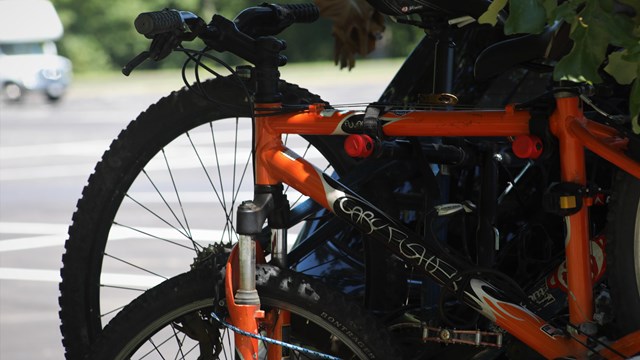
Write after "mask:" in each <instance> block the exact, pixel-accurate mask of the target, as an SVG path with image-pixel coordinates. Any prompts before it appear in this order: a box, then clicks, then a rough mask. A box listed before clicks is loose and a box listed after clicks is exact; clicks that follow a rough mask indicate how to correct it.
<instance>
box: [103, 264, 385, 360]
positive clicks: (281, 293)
mask: <svg viewBox="0 0 640 360" xmlns="http://www.w3.org/2000/svg"><path fill="white" fill-rule="evenodd" d="M218 274H220V275H218ZM222 276H223V272H221V271H215V270H214V269H212V268H204V269H202V268H198V269H194V270H192V271H190V272H188V273H184V274H181V275H179V276H177V277H174V278H171V279H169V280H167V281H165V282H164V283H162V284H160V285H158V286H156V287H155V288H152V289H150V290H148V291H147V292H145V293H144V294H143V295H141V296H140V297H138V298H137V299H136V300H134V301H133V302H132V303H131V304H130V305H128V306H127V307H126V308H125V309H123V310H122V311H121V312H120V313H119V314H118V315H117V316H116V317H115V318H114V319H113V320H112V321H111V322H110V323H109V324H108V325H107V326H106V327H105V329H104V332H103V334H102V336H101V337H100V338H99V340H98V341H97V342H96V343H95V345H94V347H93V348H92V351H91V359H93V360H107V359H109V360H114V359H121V358H128V357H129V356H130V355H131V354H132V352H133V351H135V350H136V349H138V347H139V346H140V345H141V343H142V342H144V341H146V340H147V338H148V337H150V336H152V335H153V334H155V333H156V332H157V331H158V330H159V329H160V328H161V326H164V325H165V324H168V323H169V322H171V321H172V320H174V319H176V318H179V317H181V316H184V314H185V313H188V312H192V311H195V309H201V308H202V307H206V308H207V310H206V311H208V309H209V308H211V307H212V305H213V304H215V303H218V302H219V299H216V290H215V287H216V286H217V287H219V288H220V287H221V286H222V281H221V279H222ZM212 284H214V285H213V286H212ZM256 288H257V290H258V293H259V295H260V300H261V304H262V306H263V308H265V307H266V308H269V307H277V308H281V309H286V310H291V311H293V312H294V313H295V314H297V315H298V316H304V319H305V320H311V321H312V322H314V323H317V324H319V325H320V326H322V327H324V328H325V330H328V331H329V332H330V333H331V334H332V336H335V337H336V338H338V339H342V340H345V341H346V342H349V343H350V348H351V349H353V348H355V349H356V351H357V352H359V353H360V354H359V356H358V357H359V358H361V359H394V358H396V355H395V350H394V349H393V346H392V345H391V342H390V340H389V334H388V333H387V332H386V330H384V328H383V327H381V326H380V324H378V323H377V320H375V319H374V318H373V317H371V316H370V315H369V314H367V313H365V312H364V311H363V310H362V309H361V308H359V307H358V306H357V305H355V304H354V303H353V302H352V301H349V300H348V299H346V298H345V297H344V295H342V294H341V293H339V292H335V291H333V290H331V289H330V288H328V287H327V286H325V285H324V284H323V283H321V282H318V281H315V280H314V279H312V278H309V277H307V276H304V275H303V274H299V273H295V272H292V271H289V270H284V269H279V268H277V267H275V266H272V265H258V267H257V269H256ZM218 293H221V292H218ZM381 329H382V330H381ZM292 336H294V337H295V330H294V329H292ZM314 340H317V339H314Z"/></svg>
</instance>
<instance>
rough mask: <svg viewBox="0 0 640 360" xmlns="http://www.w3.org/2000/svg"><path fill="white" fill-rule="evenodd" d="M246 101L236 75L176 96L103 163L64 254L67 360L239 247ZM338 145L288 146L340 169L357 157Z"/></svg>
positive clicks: (248, 172) (294, 97)
mask: <svg viewBox="0 0 640 360" xmlns="http://www.w3.org/2000/svg"><path fill="white" fill-rule="evenodd" d="M280 91H281V92H282V94H283V102H284V103H286V104H305V103H317V102H322V100H321V99H320V98H319V97H318V96H317V95H313V94H311V93H309V92H308V91H306V90H304V89H301V88H299V87H297V86H295V85H291V84H287V83H285V82H282V83H281V89H280ZM201 93H202V94H206V95H207V97H204V96H201V95H200V94H201ZM247 96H248V95H247V94H246V93H245V91H244V89H243V87H242V86H241V85H240V82H239V81H238V80H237V79H236V78H233V77H227V78H217V79H214V80H211V81H207V82H204V83H202V84H200V85H198V86H195V87H194V88H193V89H192V90H187V89H183V90H181V91H178V92H174V93H172V94H171V95H169V96H168V97H165V98H163V99H161V100H160V101H159V102H158V103H156V104H155V105H152V106H151V107H150V108H149V109H148V110H146V111H145V112H143V113H142V114H141V115H139V117H138V118H137V119H136V120H135V121H133V122H131V123H130V124H129V126H128V127H127V128H126V130H124V131H123V132H121V133H120V135H119V136H118V138H117V139H116V140H114V141H113V143H112V144H111V146H110V149H109V150H108V151H107V152H106V153H105V154H104V155H103V157H102V160H101V161H100V162H99V163H98V164H97V165H96V168H95V172H94V174H93V175H91V177H90V178H89V183H88V185H87V186H86V187H85V188H84V190H83V196H82V198H81V199H80V200H79V201H78V204H77V210H76V212H75V214H74V216H73V224H72V225H71V227H70V228H69V239H68V241H67V242H66V244H65V249H66V253H65V254H64V256H63V268H62V270H61V276H62V283H61V284H60V292H61V296H60V299H59V303H60V307H61V310H60V318H61V322H62V325H61V332H62V335H63V343H64V345H65V348H66V351H67V357H68V358H73V359H76V358H81V357H82V356H83V355H84V354H85V353H86V350H87V348H88V346H89V345H90V344H91V343H92V341H93V339H94V337H95V336H96V334H97V333H98V332H99V331H100V330H101V329H102V323H103V322H105V323H106V321H105V320H107V319H108V318H110V317H112V316H113V315H114V314H115V313H116V312H118V311H119V310H120V309H121V308H122V307H123V306H124V305H126V304H128V303H129V302H130V301H131V300H133V299H134V298H135V297H137V296H138V295H139V294H140V293H141V292H143V291H145V290H146V289H148V288H150V287H152V286H154V285H156V284H158V283H160V282H161V281H163V280H166V279H168V278H170V277H172V276H174V275H176V274H179V273H182V272H184V271H185V270H187V269H188V266H189V265H190V264H191V263H192V262H193V258H195V257H196V256H197V254H198V253H200V252H201V251H202V249H204V248H206V247H207V246H208V245H209V244H212V243H218V242H222V241H224V242H227V243H228V242H233V241H235V237H236V235H235V232H234V217H235V208H236V207H237V205H238V204H239V202H240V201H242V200H248V199H251V198H252V197H253V171H252V160H251V148H252V146H251V144H252V131H251V118H250V114H251V109H250V106H249V103H248V101H247ZM339 141H340V139H335V138H330V137H318V136H315V137H307V138H306V140H304V139H302V138H299V137H297V138H296V139H294V137H293V136H290V137H289V138H288V139H287V146H289V147H291V148H292V149H293V150H294V151H296V152H298V154H299V155H301V156H304V157H307V158H309V157H311V158H312V161H313V162H314V163H315V164H316V165H317V166H319V167H321V168H322V167H323V166H327V165H328V164H331V165H333V169H334V171H336V172H340V171H342V170H343V169H345V168H346V167H348V161H349V159H348V158H345V157H344V155H341V153H340V152H337V151H335V150H334V149H339V147H337V146H336V142H338V144H339ZM310 144H311V145H312V146H309V145H310ZM323 161H324V162H325V163H324V164H323V163H322V162H323ZM327 163H328V164H327ZM297 199H298V198H297V196H290V197H289V200H290V202H291V203H292V204H294V203H296V201H297Z"/></svg>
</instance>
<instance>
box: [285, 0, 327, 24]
mask: <svg viewBox="0 0 640 360" xmlns="http://www.w3.org/2000/svg"><path fill="white" fill-rule="evenodd" d="M280 6H282V7H283V8H284V9H287V10H288V11H290V13H291V15H293V18H294V22H297V23H311V22H314V21H316V20H318V17H320V10H319V9H318V7H317V6H316V5H315V4H284V5H280Z"/></svg>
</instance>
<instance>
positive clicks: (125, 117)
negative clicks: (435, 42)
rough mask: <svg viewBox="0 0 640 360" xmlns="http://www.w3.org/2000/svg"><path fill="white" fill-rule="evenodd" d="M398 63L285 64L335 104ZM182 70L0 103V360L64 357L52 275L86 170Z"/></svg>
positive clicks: (368, 93) (377, 87) (295, 78)
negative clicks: (57, 98) (343, 67)
mask: <svg viewBox="0 0 640 360" xmlns="http://www.w3.org/2000/svg"><path fill="white" fill-rule="evenodd" d="M398 65H399V63H398V62H396V61H392V62H386V61H385V62H369V63H366V64H363V63H361V64H359V66H357V67H356V69H354V70H353V71H352V72H346V71H342V72H340V71H338V70H337V69H335V68H333V67H332V66H331V65H326V64H325V65H314V66H311V67H306V68H301V67H292V68H291V70H290V71H289V70H288V69H285V70H284V71H283V73H284V77H285V78H286V79H287V80H289V81H291V82H295V83H298V84H300V85H302V86H303V87H306V88H308V89H310V90H311V91H313V92H316V93H318V94H321V95H322V96H323V98H325V100H328V101H330V102H332V103H349V102H365V101H373V100H375V99H376V98H377V97H378V96H379V95H380V93H381V92H382V90H383V89H384V87H385V85H386V83H387V82H388V81H389V79H390V78H391V76H392V75H393V72H394V71H395V69H397V67H398ZM180 84H181V80H180V78H179V73H178V72H176V73H175V74H171V75H169V76H167V74H166V73H163V74H161V75H157V74H150V73H147V74H139V75H138V74H136V73H134V75H133V76H132V77H131V78H129V79H124V78H123V77H115V78H114V77H95V78H83V79H78V80H77V81H76V82H75V83H74V85H73V87H72V88H71V89H70V91H69V93H68V96H67V97H66V98H64V99H63V100H62V101H61V102H60V103H58V104H53V105H52V104H48V103H47V102H46V101H44V100H43V99H42V98H40V97H38V96H32V97H30V98H28V99H26V100H25V101H24V102H23V103H22V104H17V105H16V104H6V103H0V359H3V360H20V359H29V360H31V359H41V360H45V359H62V358H63V348H62V345H61V342H60V332H59V330H58V326H59V321H58V314H57V312H58V303H57V301H58V300H57V298H58V282H59V281H60V276H59V268H60V266H61V256H62V253H63V247H64V241H65V239H66V237H67V235H66V231H67V227H68V226H69V224H70V221H71V220H70V219H71V214H72V213H73V211H74V209H75V204H76V201H77V199H78V197H79V196H80V193H81V190H82V187H83V186H84V185H85V183H86V180H87V177H88V176H89V174H90V173H91V172H92V171H93V167H94V165H95V163H96V162H97V161H98V159H99V158H100V156H101V154H102V152H103V151H104V150H105V149H107V147H108V145H109V143H110V142H111V140H112V139H113V138H114V137H116V136H117V134H118V132H119V131H120V129H122V128H123V127H125V126H126V124H127V123H128V122H129V120H131V119H133V118H135V116H136V115H137V114H138V113H140V112H141V111H142V110H144V109H145V108H146V107H147V106H148V105H149V104H151V103H153V102H155V101H156V100H157V99H158V98H159V97H161V96H162V95H164V94H166V93H168V92H169V91H170V90H172V89H177V88H179V87H180Z"/></svg>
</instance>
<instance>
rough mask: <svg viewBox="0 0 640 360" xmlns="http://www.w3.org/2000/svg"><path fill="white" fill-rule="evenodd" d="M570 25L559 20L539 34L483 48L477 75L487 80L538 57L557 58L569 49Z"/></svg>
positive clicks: (478, 59) (476, 71) (475, 67)
mask: <svg viewBox="0 0 640 360" xmlns="http://www.w3.org/2000/svg"><path fill="white" fill-rule="evenodd" d="M568 30H569V28H568V27H567V26H566V25H565V24H564V23H556V24H554V25H552V26H547V28H546V29H545V30H544V31H543V32H542V33H540V34H529V35H524V36H520V37H517V38H511V39H507V40H503V41H500V42H498V43H495V44H493V45H491V46H489V47H488V48H486V49H484V50H483V51H482V52H481V53H480V55H478V58H477V59H476V62H475V65H474V76H475V78H476V80H478V81H485V80H488V79H490V78H492V77H494V76H497V75H500V74H502V73H503V72H505V71H506V70H508V69H510V68H512V67H515V66H518V65H522V64H525V63H528V62H531V61H535V60H544V59H546V60H557V59H559V58H561V57H562V56H563V55H565V54H566V53H567V52H568V50H569V49H570V48H569V46H567V45H569V37H568Z"/></svg>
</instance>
